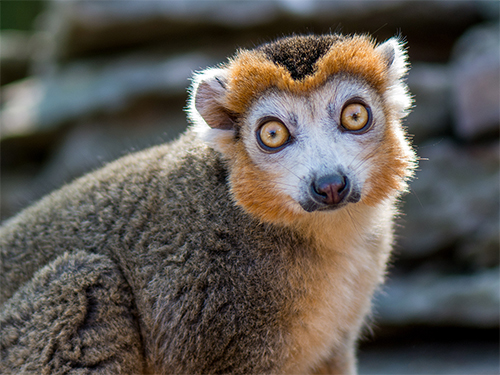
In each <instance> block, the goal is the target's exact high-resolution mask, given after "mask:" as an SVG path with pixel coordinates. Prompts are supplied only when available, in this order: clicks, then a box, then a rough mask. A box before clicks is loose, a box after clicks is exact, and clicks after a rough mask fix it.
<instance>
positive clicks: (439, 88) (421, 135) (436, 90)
mask: <svg viewBox="0 0 500 375" xmlns="http://www.w3.org/2000/svg"><path fill="white" fill-rule="evenodd" d="M407 82H408V86H409V87H410V92H411V94H412V95H413V98H414V107H413V110H412V112H411V113H410V115H409V116H408V120H407V124H408V130H409V133H410V134H411V135H412V136H414V138H413V139H414V141H415V142H416V143H417V144H419V143H421V142H423V141H425V140H427V139H429V138H433V137H437V136H442V135H445V134H446V133H447V132H449V129H450V128H451V124H450V120H451V118H450V91H451V90H450V84H451V82H450V70H449V68H448V66H447V65H444V64H425V63H415V64H412V67H411V69H410V73H409V75H408V80H407Z"/></svg>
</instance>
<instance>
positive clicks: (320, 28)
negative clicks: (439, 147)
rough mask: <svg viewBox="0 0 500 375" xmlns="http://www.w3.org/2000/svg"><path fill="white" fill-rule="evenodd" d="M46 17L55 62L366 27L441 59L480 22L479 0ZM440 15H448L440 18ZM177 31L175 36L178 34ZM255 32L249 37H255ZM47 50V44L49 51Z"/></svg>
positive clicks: (317, 0) (170, 8) (237, 5)
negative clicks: (157, 47) (149, 47)
mask: <svg viewBox="0 0 500 375" xmlns="http://www.w3.org/2000/svg"><path fill="white" fill-rule="evenodd" d="M51 5H52V7H51V8H50V11H49V13H48V14H49V16H47V19H46V22H45V23H46V25H47V28H48V29H49V31H50V32H51V33H52V34H53V35H54V36H55V39H54V43H55V44H56V46H55V48H54V50H53V52H54V56H53V57H54V59H56V60H58V61H67V60H71V59H75V58H81V57H84V56H92V55H95V54H97V53H100V54H108V53H110V52H112V53H116V51H123V50H127V49H133V48H136V47H137V46H139V45H146V44H154V43H157V44H168V45H169V46H170V47H175V48H179V49H182V48H184V47H185V45H186V42H189V45H190V46H191V47H194V48H196V47H199V46H203V45H211V46H213V47H216V46H218V45H230V44H232V45H233V46H242V45H243V46H244V45H246V44H247V43H248V42H249V41H250V42H252V39H253V43H255V42H258V41H262V39H261V37H262V36H266V38H269V36H272V37H276V36H278V35H283V34H290V33H294V32H295V33H297V32H310V31H311V30H313V29H314V31H315V32H318V33H321V32H328V31H331V30H332V29H334V28H338V29H341V30H342V32H345V33H352V32H372V33H375V34H376V36H377V37H378V38H380V39H385V38H387V37H390V36H393V35H394V34H396V33H397V32H398V30H400V29H401V27H402V26H403V25H404V29H403V35H405V36H407V37H408V40H409V41H411V42H413V46H412V49H411V51H410V53H411V54H414V55H415V56H418V57H419V58H422V57H423V56H425V58H426V59H430V60H431V61H436V60H440V61H444V60H446V59H447V58H448V54H449V51H450V49H451V46H452V43H453V41H454V40H455V39H456V36H458V35H460V34H461V33H463V31H464V30H465V29H466V28H467V27H469V26H470V25H472V24H474V23H476V22H478V21H480V20H481V19H484V15H483V12H484V11H483V9H482V8H481V7H480V6H479V4H478V2H466V1H425V2H420V1H406V0H392V1H377V2H374V1H372V0H357V1H348V0H344V1H321V0H270V1H265V2H259V3H258V5H256V3H255V2H252V1H237V0H231V1H221V0H206V1H197V0H173V1H107V2H93V1H85V0H72V1H53V2H52V3H51ZM442 14H448V15H450V16H449V17H447V19H446V22H443V19H442V16H441V15H442ZM179 35H182V38H179ZM254 37H255V39H254ZM48 49H51V48H48Z"/></svg>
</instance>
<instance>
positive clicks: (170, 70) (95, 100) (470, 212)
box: [0, 0, 500, 374]
mask: <svg viewBox="0 0 500 375" xmlns="http://www.w3.org/2000/svg"><path fill="white" fill-rule="evenodd" d="M499 4H500V3H499V2H498V1H494V0H493V1H404V0H392V1H366V0H351V1H317V0H275V1H272V0H268V1H217V0H204V1H195V0H184V1H177V0H174V1H161V2H160V1H152V0H148V1H138V0H136V1H119V0H112V1H111V0H108V1H84V0H65V1H20V0H19V1H5V0H2V1H1V2H0V7H1V9H0V11H1V23H0V27H1V31H0V77H1V99H0V105H1V107H0V111H1V128H0V129H1V143H0V147H1V218H2V220H5V219H7V218H9V217H11V216H12V215H14V214H15V213H16V212H18V211H19V210H21V209H22V208H23V207H26V206H27V205H29V204H30V203H32V202H33V201H35V200H37V199H39V198H40V197H41V196H42V195H44V194H46V193H48V192H50V191H52V190H53V189H55V188H57V187H60V186H61V185H62V184H64V183H66V182H69V181H71V180H73V179H74V178H75V177H77V176H80V175H82V174H83V173H85V172H87V171H90V170H93V169H95V168H98V167H100V166H101V165H103V163H105V162H107V161H110V160H113V159H116V158H117V157H120V156H122V155H124V154H127V153H130V152H133V151H136V150H139V149H142V148H145V147H148V146H151V145H154V144H159V143H163V142H167V141H169V140H171V139H173V138H175V137H176V136H177V135H178V134H179V132H181V131H182V130H183V129H184V128H185V127H186V120H185V115H184V113H183V108H184V107H185V102H186V97H187V94H186V88H187V87H188V86H189V84H190V82H189V77H190V76H191V74H192V72H194V71H197V70H200V69H203V68H205V67H207V66H209V65H214V64H217V63H219V62H223V61H226V57H227V56H229V55H231V54H233V53H234V51H235V50H236V49H237V48H252V47H254V46H255V45H258V44H260V43H262V42H266V41H270V40H272V39H274V38H276V37H279V36H282V35H289V34H291V33H313V32H314V33H325V32H342V33H353V32H357V33H370V34H372V35H373V36H374V37H376V38H377V39H378V40H380V41H382V40H385V39H387V38H389V37H391V36H394V35H398V34H400V35H402V36H403V37H404V38H405V40H406V41H407V45H408V50H409V55H410V60H411V63H412V70H411V72H410V74H409V76H408V84H409V86H410V89H411V92H412V94H413V95H414V99H415V108H414V110H413V112H412V113H411V114H410V116H409V117H408V118H407V120H406V121H405V125H407V127H408V129H409V132H410V133H411V134H412V135H413V139H414V142H415V145H416V149H417V151H418V154H419V156H420V157H421V158H422V161H421V162H420V167H419V171H418V173H417V178H416V179H415V181H413V183H412V185H411V193H410V194H409V195H407V196H406V197H405V199H404V203H403V204H402V211H403V212H404V214H403V215H402V216H401V218H400V219H399V221H398V228H397V234H398V244H397V246H396V250H395V254H394V257H393V262H392V265H391V267H390V276H389V278H388V281H387V284H386V285H385V286H384V288H383V290H382V291H381V292H380V293H379V294H378V295H377V298H376V301H375V312H374V316H373V320H374V324H373V328H372V330H371V331H367V332H366V334H365V338H364V340H363V342H362V343H361V348H360V373H361V374H499V373H500V368H499V305H500V279H499V208H500V202H499V181H500V176H499V152H500V148H499V126H500V114H499V103H500V94H499V92H500V80H499V70H500V68H499V66H500V41H499V38H500V31H499V13H500V10H499Z"/></svg>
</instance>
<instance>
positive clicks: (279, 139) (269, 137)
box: [257, 120, 290, 151]
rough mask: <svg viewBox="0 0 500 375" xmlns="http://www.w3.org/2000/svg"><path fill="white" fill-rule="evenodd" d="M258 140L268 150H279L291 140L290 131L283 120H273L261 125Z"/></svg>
mask: <svg viewBox="0 0 500 375" xmlns="http://www.w3.org/2000/svg"><path fill="white" fill-rule="evenodd" d="M257 134H258V137H257V138H258V141H259V144H260V145H261V147H263V148H264V149H265V150H266V151H279V150H280V149H281V148H280V147H282V146H284V145H285V144H286V143H287V142H288V141H289V140H290V132H289V131H288V129H287V127H286V126H285V125H283V124H282V123H281V122H279V121H276V120H271V121H268V122H266V123H264V125H262V126H261V127H260V130H259V131H258V133H257Z"/></svg>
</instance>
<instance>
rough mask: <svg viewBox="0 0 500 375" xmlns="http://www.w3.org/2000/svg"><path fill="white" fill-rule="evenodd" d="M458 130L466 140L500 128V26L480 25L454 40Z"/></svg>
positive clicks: (454, 82)
mask: <svg viewBox="0 0 500 375" xmlns="http://www.w3.org/2000/svg"><path fill="white" fill-rule="evenodd" d="M452 66H453V90H452V92H453V102H454V111H453V114H454V115H455V116H454V117H455V125H456V131H457V134H458V135H459V136H460V137H462V138H464V139H467V140H474V139H478V138H484V137H485V136H489V135H495V136H498V134H499V129H500V109H499V103H500V26H499V24H498V23H496V24H490V25H481V26H478V27H475V28H473V29H471V30H469V31H468V32H467V33H465V35H463V36H462V37H461V38H460V39H459V40H458V42H457V44H456V47H455V50H454V61H453V65H452Z"/></svg>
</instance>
